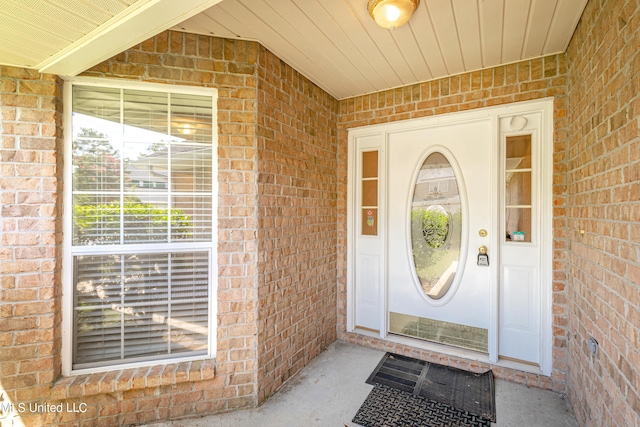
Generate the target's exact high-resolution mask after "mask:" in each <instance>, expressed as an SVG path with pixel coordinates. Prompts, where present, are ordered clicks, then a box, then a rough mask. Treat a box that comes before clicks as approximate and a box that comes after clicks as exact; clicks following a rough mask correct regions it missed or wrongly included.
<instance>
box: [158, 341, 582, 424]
mask: <svg viewBox="0 0 640 427" xmlns="http://www.w3.org/2000/svg"><path fill="white" fill-rule="evenodd" d="M383 355H384V352H382V351H378V350H373V349H370V348H366V347H360V346H356V345H352V344H347V343H344V342H341V341H337V342H334V343H333V344H331V345H330V346H329V348H328V349H327V350H326V351H324V352H322V353H321V354H320V355H318V357H316V358H315V359H314V360H312V361H311V362H310V363H309V365H308V366H307V367H305V368H304V369H303V370H302V371H301V372H299V373H298V374H297V375H296V376H295V377H293V378H291V379H290V380H289V381H288V382H287V383H286V384H285V385H284V386H283V387H282V388H281V389H280V390H279V391H278V392H277V393H276V394H275V395H273V396H272V397H271V398H270V399H268V400H267V401H266V402H265V403H264V404H263V405H262V406H261V407H259V408H256V409H246V410H240V411H235V412H229V413H225V414H221V415H211V416H206V417H199V418H189V419H184V420H178V421H171V422H162V423H153V424H149V427H151V426H153V427H228V426H233V427H254V426H261V427H280V426H288V427H289V426H322V427H325V426H326V427H333V426H335V427H344V426H349V427H351V426H356V427H357V426H358V425H357V424H354V423H352V422H351V419H352V418H353V416H354V415H355V414H356V412H357V411H358V408H360V405H361V404H362V402H364V400H365V398H366V397H367V395H368V394H369V392H370V391H371V389H372V386H370V385H368V384H366V383H365V380H366V379H367V378H368V376H369V374H370V373H371V371H373V369H374V368H375V367H376V365H377V364H378V362H379V361H380V359H381V358H382V356H383ZM496 407H497V408H496V413H497V416H496V418H497V423H496V424H493V425H496V426H518V427H524V426H526V427H536V426H541V427H543V426H544V427H556V426H558V427H560V426H562V427H565V426H566V427H569V426H570V427H574V426H577V425H578V423H577V422H576V419H575V417H574V415H573V411H572V410H571V406H570V405H569V402H568V400H567V399H566V398H564V397H563V396H561V395H559V394H557V393H554V392H551V391H545V390H540V389H535V388H529V387H527V386H524V385H521V384H514V383H510V382H508V381H504V380H496Z"/></svg>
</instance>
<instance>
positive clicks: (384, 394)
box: [352, 384, 491, 427]
mask: <svg viewBox="0 0 640 427" xmlns="http://www.w3.org/2000/svg"><path fill="white" fill-rule="evenodd" d="M352 421H353V422H354V423H356V424H360V425H361V426H365V427H490V426H491V421H489V420H487V419H484V418H482V417H478V416H477V415H475V414H470V413H469V412H466V411H461V410H459V409H455V408H452V407H450V406H449V405H445V404H444V403H439V402H434V401H433V400H428V399H424V398H421V397H415V396H413V395H412V394H411V393H407V392H405V391H402V390H398V389H395V388H391V387H387V386H385V385H381V384H376V385H375V386H374V387H373V390H371V392H370V393H369V396H367V399H366V400H365V401H364V403H363V404H362V406H361V407H360V409H359V410H358V412H357V413H356V416H355V417H353V420H352Z"/></svg>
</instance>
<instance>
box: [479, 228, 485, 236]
mask: <svg viewBox="0 0 640 427" xmlns="http://www.w3.org/2000/svg"><path fill="white" fill-rule="evenodd" d="M478 234H479V235H480V237H487V230H485V229H484V228H483V229H481V230H480V231H478Z"/></svg>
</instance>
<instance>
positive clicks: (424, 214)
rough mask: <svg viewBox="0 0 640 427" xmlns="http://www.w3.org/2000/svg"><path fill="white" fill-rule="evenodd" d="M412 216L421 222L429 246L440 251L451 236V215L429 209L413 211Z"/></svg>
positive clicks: (423, 234)
mask: <svg viewBox="0 0 640 427" xmlns="http://www.w3.org/2000/svg"><path fill="white" fill-rule="evenodd" d="M411 215H412V216H413V215H415V216H416V217H417V218H416V220H417V221H420V224H421V226H422V237H424V240H425V242H427V244H428V245H429V246H431V247H432V248H434V249H438V248H439V247H440V246H442V245H444V242H446V240H447V235H448V234H449V225H450V224H449V215H447V214H445V213H444V212H440V211H436V210H428V209H424V210H419V211H417V210H416V211H412V212H411ZM412 220H413V218H412ZM417 221H416V222H417Z"/></svg>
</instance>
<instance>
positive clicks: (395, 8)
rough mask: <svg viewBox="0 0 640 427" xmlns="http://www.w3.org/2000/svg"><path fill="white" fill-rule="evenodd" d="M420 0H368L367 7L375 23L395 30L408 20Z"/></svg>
mask: <svg viewBox="0 0 640 427" xmlns="http://www.w3.org/2000/svg"><path fill="white" fill-rule="evenodd" d="M419 4H420V0H369V3H368V4H367V9H369V15H371V17H372V18H373V19H374V20H375V21H376V24H378V25H380V26H381V27H383V28H388V29H390V30H395V29H396V28H398V27H400V26H402V25H404V24H406V23H407V21H409V19H410V18H411V15H413V12H415V10H416V9H417V8H418V5H419Z"/></svg>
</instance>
